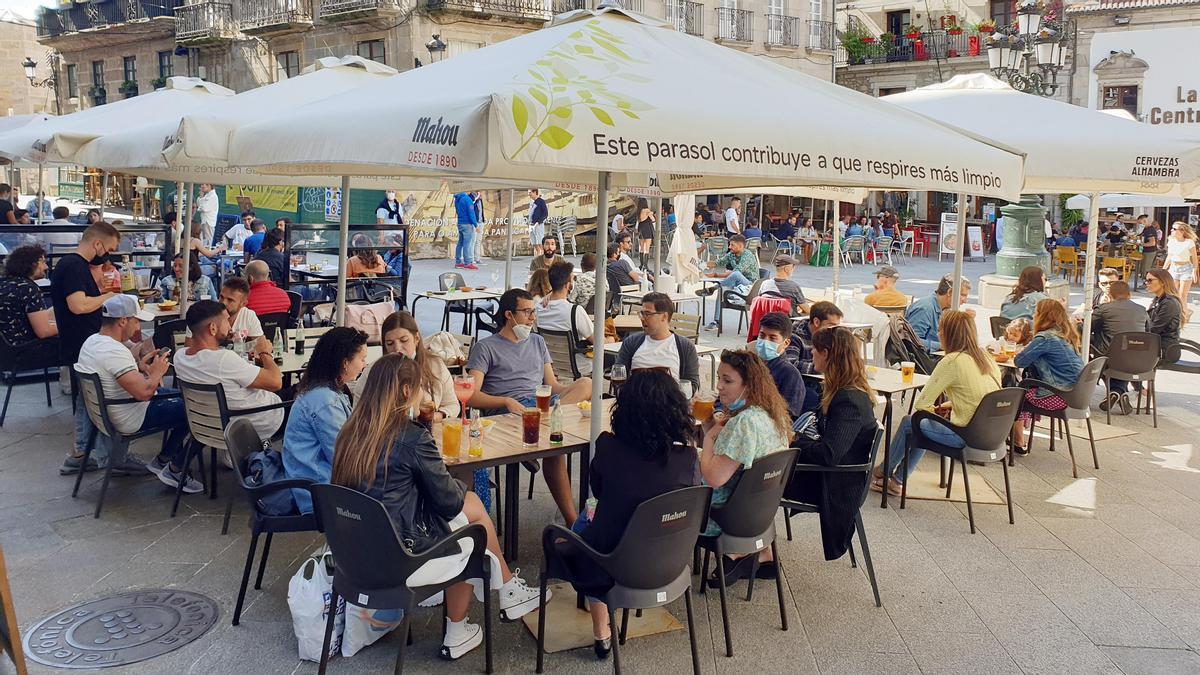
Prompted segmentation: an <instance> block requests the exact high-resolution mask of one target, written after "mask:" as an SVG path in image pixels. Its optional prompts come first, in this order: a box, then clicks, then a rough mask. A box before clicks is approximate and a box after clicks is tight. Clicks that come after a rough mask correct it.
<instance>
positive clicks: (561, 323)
mask: <svg viewBox="0 0 1200 675" xmlns="http://www.w3.org/2000/svg"><path fill="white" fill-rule="evenodd" d="M574 273H575V266H574V265H572V264H571V263H569V262H566V261H565V260H564V261H561V262H556V263H554V264H553V265H551V266H550V270H549V274H550V295H548V296H546V298H545V299H544V300H542V302H541V303H539V304H538V306H537V327H538V330H543V329H544V330H555V331H568V330H569V331H573V332H574V333H575V342H576V343H577V344H590V343H591V341H592V320H591V319H590V318H588V314H587V310H585V309H584V308H583V307H581V306H579V305H575V304H572V303H571V301H570V300H567V294H568V293H570V292H571V281H572V277H573V276H574ZM575 364H576V367H578V368H579V372H580V374H582V375H591V374H592V362H591V361H590V360H589V359H586V358H579V355H576V359H575Z"/></svg>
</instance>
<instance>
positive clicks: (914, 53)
mask: <svg viewBox="0 0 1200 675" xmlns="http://www.w3.org/2000/svg"><path fill="white" fill-rule="evenodd" d="M987 38H988V35H987V34H986V33H978V32H976V31H967V30H964V29H952V30H932V31H924V32H921V33H913V34H910V35H895V36H893V35H890V34H886V33H885V34H884V35H881V36H879V37H861V36H855V35H850V34H847V35H843V36H842V39H841V42H840V44H838V45H837V52H836V55H835V57H834V58H835V63H836V64H837V65H839V66H861V65H877V64H883V63H904V62H913V61H938V60H944V59H957V58H965V57H986V56H987Z"/></svg>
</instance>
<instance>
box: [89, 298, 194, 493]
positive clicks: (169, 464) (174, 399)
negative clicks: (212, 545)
mask: <svg viewBox="0 0 1200 675" xmlns="http://www.w3.org/2000/svg"><path fill="white" fill-rule="evenodd" d="M100 316H101V318H100V332H99V333H96V334H95V335H92V336H91V337H89V338H88V339H87V340H85V341H84V343H83V347H82V348H80V350H79V361H78V362H77V363H76V364H75V365H76V367H77V368H78V369H79V371H80V372H84V373H97V374H99V375H100V384H101V386H103V387H104V395H105V396H106V397H108V398H110V399H120V400H125V399H129V398H132V399H134V400H136V401H137V403H121V404H117V405H112V406H109V410H108V415H109V418H110V419H111V420H112V422H113V426H115V427H116V428H117V431H119V432H121V433H123V434H134V433H138V432H141V431H165V432H166V433H167V438H166V440H165V442H164V443H163V445H162V452H161V453H160V454H159V455H158V456H157V457H155V458H154V461H153V462H151V463H150V464H148V465H146V467H147V468H148V469H149V470H150V472H151V473H153V474H155V475H156V476H158V479H159V480H161V481H162V482H164V483H166V484H167V485H170V486H171V487H173V488H177V487H179V483H180V481H183V491H184V492H186V493H188V494H195V493H197V492H202V491H203V490H204V485H203V484H202V483H200V481H197V480H195V479H193V478H192V477H191V476H188V475H187V466H186V465H185V464H184V462H185V459H186V457H185V455H186V454H187V452H186V450H185V449H184V444H183V441H184V439H185V438H186V437H187V435H188V426H187V416H186V414H185V413H184V410H183V399H182V398H180V397H179V392H178V391H175V390H172V389H166V388H163V387H162V381H163V376H164V375H166V373H167V368H169V367H170V365H171V364H170V363H169V362H168V359H167V357H166V356H161V355H160V354H159V353H158V352H150V353H149V354H147V355H146V356H145V357H143V358H142V359H141V360H140V361H139V360H135V359H134V357H133V353H132V352H130V351H129V348H128V347H126V346H125V345H124V344H122V343H123V342H125V341H127V340H130V339H132V338H133V337H134V336H135V335H136V334H137V333H138V332H139V331H141V329H142V326H141V322H142V321H153V320H154V317H153V316H152V315H151V314H150V313H148V312H144V311H139V310H138V303H137V299H136V298H134V297H133V296H132V295H114V296H113V297H111V298H109V299H108V300H106V301H104V305H103V307H102V308H101V310H100ZM156 393H157V394H162V395H169V396H166V397H163V398H154V396H155V394H156ZM152 398H154V400H151V399H152ZM99 438H100V436H99V435H98V436H97V439H99ZM111 459H112V460H118V461H123V460H124V458H115V457H114V458H111Z"/></svg>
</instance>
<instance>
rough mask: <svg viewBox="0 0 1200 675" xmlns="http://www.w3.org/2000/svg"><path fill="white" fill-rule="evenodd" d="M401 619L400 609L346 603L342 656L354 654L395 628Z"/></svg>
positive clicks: (402, 612)
mask: <svg viewBox="0 0 1200 675" xmlns="http://www.w3.org/2000/svg"><path fill="white" fill-rule="evenodd" d="M403 619H404V610H402V609H367V608H366V607H359V606H358V605H355V604H354V603H349V604H347V605H346V631H345V632H344V633H343V634H342V656H354V655H355V654H357V653H358V652H359V650H361V649H362V648H364V647H367V646H369V645H371V644H373V643H374V642H375V641H376V640H378V639H379V638H381V637H383V636H384V635H387V634H388V633H390V632H392V631H393V630H395V629H396V627H397V626H399V625H400V622H401V621H402V620H403Z"/></svg>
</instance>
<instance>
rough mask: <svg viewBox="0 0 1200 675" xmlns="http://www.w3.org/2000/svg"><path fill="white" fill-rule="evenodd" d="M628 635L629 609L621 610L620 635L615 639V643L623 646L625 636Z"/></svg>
mask: <svg viewBox="0 0 1200 675" xmlns="http://www.w3.org/2000/svg"><path fill="white" fill-rule="evenodd" d="M628 634H629V608H628V607H625V608H623V609H621V635H620V637H618V638H617V642H620V643H621V644H625V636H626V635H628Z"/></svg>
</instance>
